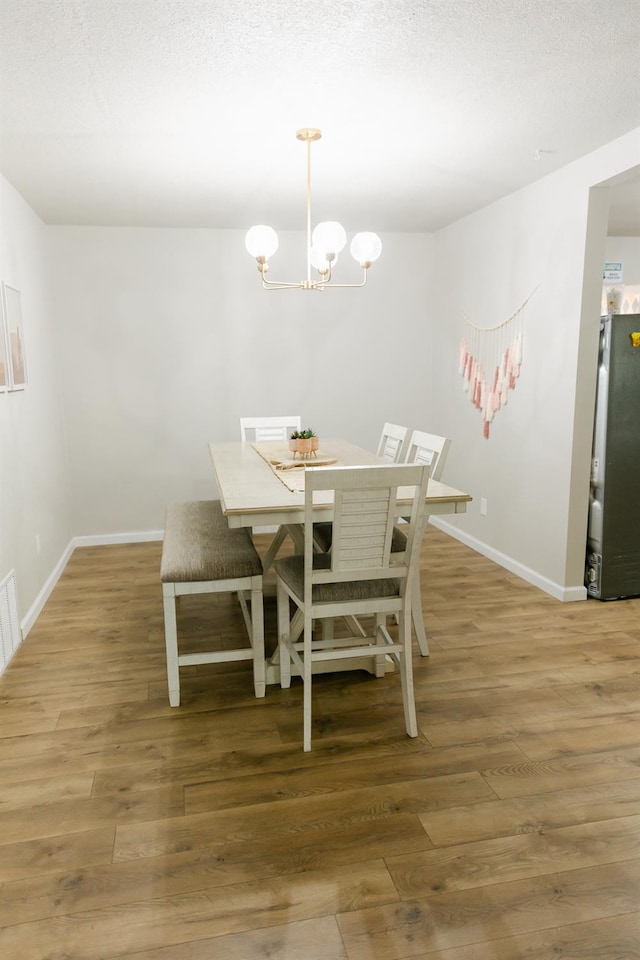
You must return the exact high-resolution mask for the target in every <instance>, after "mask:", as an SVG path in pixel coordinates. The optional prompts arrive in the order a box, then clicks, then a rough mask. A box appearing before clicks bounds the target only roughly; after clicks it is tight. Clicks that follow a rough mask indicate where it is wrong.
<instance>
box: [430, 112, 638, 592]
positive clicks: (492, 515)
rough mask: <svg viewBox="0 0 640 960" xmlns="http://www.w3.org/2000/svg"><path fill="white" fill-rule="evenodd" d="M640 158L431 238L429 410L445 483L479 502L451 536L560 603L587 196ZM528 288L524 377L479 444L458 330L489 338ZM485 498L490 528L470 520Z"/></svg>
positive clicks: (541, 191) (558, 183)
mask: <svg viewBox="0 0 640 960" xmlns="http://www.w3.org/2000/svg"><path fill="white" fill-rule="evenodd" d="M639 155H640V130H638V131H634V133H632V134H629V135H628V136H627V137H623V138H621V139H620V140H618V141H615V142H614V143H612V144H609V145H608V146H607V147H604V148H602V149H601V150H598V151H596V152H595V153H593V154H590V155H589V156H587V157H584V158H582V159H581V160H579V161H577V162H575V163H572V164H570V165H569V166H567V167H565V168H563V169H561V170H560V171H558V172H557V173H555V174H552V175H550V176H548V177H546V178H544V179H542V180H540V181H538V182H537V183H534V184H533V185H531V186H530V187H528V188H526V189H523V190H520V191H518V192H517V193H514V194H512V195H511V196H508V197H506V198H504V199H503V200H501V201H499V202H497V203H495V204H492V205H491V206H490V207H487V208H485V209H484V210H481V211H479V212H478V213H476V214H474V215H473V216H470V217H467V218H465V219H464V220H461V221H459V222H458V223H456V224H453V225H451V226H450V227H447V228H446V229H444V230H442V231H440V232H439V233H438V234H437V235H436V238H435V289H436V301H435V305H436V310H435V314H436V316H437V318H438V320H437V323H436V324H435V327H434V330H433V348H434V353H435V355H437V357H438V363H437V364H436V365H435V366H434V390H435V394H434V396H435V398H436V400H435V403H436V405H437V407H438V409H439V411H440V412H441V414H442V417H443V424H444V431H445V432H446V433H447V434H448V435H449V436H451V438H452V440H453V443H452V447H451V452H450V455H449V460H448V463H447V472H446V479H447V481H448V482H450V483H452V484H454V485H455V486H459V487H462V488H465V489H468V490H469V491H470V492H471V493H472V494H473V495H474V498H475V499H474V503H473V504H472V506H471V508H470V510H469V513H468V514H467V515H465V516H462V517H460V518H458V519H455V520H454V521H453V522H452V523H451V524H449V527H450V529H451V528H454V529H455V530H456V532H457V535H459V536H460V537H461V538H462V539H465V540H466V541H467V542H469V543H471V544H472V545H474V546H476V547H477V548H478V549H481V550H482V552H485V553H487V554H488V555H490V556H494V557H495V558H496V559H498V560H500V561H501V562H503V563H504V565H505V566H507V567H509V568H511V569H513V570H515V571H516V572H518V573H520V574H521V575H523V576H526V577H527V578H528V579H531V580H532V581H533V582H536V583H538V584H539V585H540V586H542V587H543V588H544V589H547V590H549V592H551V593H553V594H554V595H556V596H560V597H562V598H564V599H578V598H581V597H583V596H584V590H583V587H582V577H583V565H584V549H585V547H584V545H585V539H586V523H587V498H588V484H589V462H590V452H591V432H592V423H593V402H594V392H595V368H596V359H597V341H598V325H599V316H600V292H601V282H602V263H603V259H604V253H605V240H606V220H607V217H606V214H607V209H608V208H607V205H606V204H602V203H600V206H599V207H598V209H596V206H597V205H596V203H595V200H594V199H593V198H592V208H591V209H590V187H591V186H592V185H594V184H597V183H599V182H600V181H603V180H605V179H608V178H610V177H613V176H615V175H616V174H618V173H619V172H620V171H622V170H625V169H628V168H631V167H632V166H634V165H635V163H636V162H637V157H638V156H639ZM600 199H602V198H600ZM585 262H586V263H588V269H587V272H586V274H585ZM538 284H540V287H539V289H538V291H537V292H536V293H535V295H534V297H533V298H532V300H531V302H530V304H529V305H528V306H527V308H526V310H525V313H524V329H525V346H524V359H523V364H522V373H521V377H520V379H519V381H518V383H517V386H516V389H515V391H514V393H513V394H512V395H511V399H510V400H509V404H508V406H507V407H506V408H504V409H502V410H500V411H499V412H498V413H497V414H496V416H495V419H494V421H493V423H492V424H491V436H490V438H489V439H488V440H486V439H484V438H483V436H482V424H481V419H480V414H479V412H478V411H477V410H476V409H475V408H474V407H473V406H472V405H471V403H470V402H469V400H468V397H467V394H466V393H464V392H463V389H462V379H461V377H460V376H459V374H458V351H459V344H460V339H461V337H462V336H463V333H464V324H463V322H462V319H461V317H462V314H467V315H468V316H469V317H470V318H472V319H473V320H474V321H475V322H476V323H477V324H479V325H480V326H483V327H491V326H493V325H495V324H497V323H500V322H501V321H502V320H504V319H506V318H507V317H509V316H510V315H511V313H513V311H514V310H515V309H517V307H519V306H520V304H521V303H522V302H523V301H524V300H525V298H526V297H527V296H528V295H529V294H530V293H531V292H532V290H534V288H535V287H536V286H537V285H538ZM481 497H484V498H486V499H487V508H488V509H487V516H486V517H482V516H481V515H480V513H479V509H478V507H479V499H480V498H481Z"/></svg>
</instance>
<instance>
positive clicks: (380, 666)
mask: <svg viewBox="0 0 640 960" xmlns="http://www.w3.org/2000/svg"><path fill="white" fill-rule="evenodd" d="M386 625H387V618H386V616H385V614H384V613H376V615H375V624H374V628H373V633H374V636H375V637H376V640H377V641H378V642H379V641H380V635H381V634H380V631H381V630H382V628H383V627H386ZM385 647H386V644H383V645H382V647H381V653H380V655H379V656H377V657H376V677H384V675H385V673H386V669H387V655H386V653H385V652H384V648H385Z"/></svg>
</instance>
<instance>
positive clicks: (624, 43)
mask: <svg viewBox="0 0 640 960" xmlns="http://www.w3.org/2000/svg"><path fill="white" fill-rule="evenodd" d="M0 43H1V49H0V132H1V142H0V148H1V149H0V170H1V171H2V173H4V175H5V176H6V177H7V179H8V180H9V181H10V182H11V183H12V184H13V185H14V186H15V187H16V188H17V190H19V192H20V193H21V194H22V195H23V197H24V198H25V199H26V200H27V202H28V203H29V204H30V205H31V206H32V207H33V208H34V209H35V210H36V211H37V213H38V214H39V215H40V216H41V217H42V218H43V220H45V222H47V223H63V224H112V225H115V224H125V225H149V226H195V227H200V226H202V227H237V228H243V229H244V228H246V227H247V226H249V225H251V224H252V223H255V222H266V223H271V224H272V225H273V226H275V227H276V228H290V229H295V228H302V227H304V224H305V208H304V190H305V147H304V146H303V145H302V144H300V143H299V142H298V141H297V140H296V139H295V131H296V130H297V129H298V128H299V127H303V126H317V127H320V128H321V129H322V131H323V138H322V140H321V141H320V142H319V143H317V144H315V145H314V147H313V187H314V189H313V197H314V219H340V220H341V221H342V222H343V223H344V225H345V226H346V227H347V229H349V230H350V231H351V230H354V229H376V230H379V231H384V230H434V229H437V228H439V227H441V226H443V225H444V224H446V223H449V222H451V221H453V220H456V219H457V218H459V217H461V216H463V215H465V214H467V213H469V212H471V211H473V210H476V209H478V208H480V207H482V206H484V205H486V204H487V203H490V202H491V201H493V200H495V199H496V198H498V197H500V196H503V195H505V194H507V193H509V192H511V191H512V190H514V189H516V188H518V187H520V186H523V185H525V184H527V183H531V182H532V181H534V180H537V179H539V178H540V177H542V176H545V175H546V174H547V173H549V172H550V171H552V170H554V169H556V168H558V167H560V166H564V165H565V164H567V163H569V162H570V161H572V160H574V159H576V158H577V157H580V156H582V155H584V154H586V153H588V152H590V151H591V150H593V149H595V148H597V147H598V146H600V145H602V144H604V143H607V142H609V141H610V140H613V139H615V138H616V137H618V136H621V135H622V134H624V133H627V132H628V131H629V130H631V129H633V128H635V127H637V126H638V125H640V109H639V102H640V99H639V94H640V58H639V56H638V51H639V49H640V17H639V16H638V0H608V2H607V3H603V0H455V2H453V0H344V2H341V0H333V2H327V0H315V2H313V3H312V2H310V0H268V2H265V0H217V2H214V0H212V2H203V0H0ZM537 152H538V153H537ZM536 155H537V156H538V159H536ZM638 159H639V163H640V157H639V158H638ZM625 211H626V203H625V204H623V209H622V213H625ZM631 219H632V220H633V218H631ZM638 219H640V218H638ZM627 229H629V228H627Z"/></svg>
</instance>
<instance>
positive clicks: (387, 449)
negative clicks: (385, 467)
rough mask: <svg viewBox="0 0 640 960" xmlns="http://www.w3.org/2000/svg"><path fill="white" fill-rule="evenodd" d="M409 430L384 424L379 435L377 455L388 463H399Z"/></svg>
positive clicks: (395, 425)
mask: <svg viewBox="0 0 640 960" xmlns="http://www.w3.org/2000/svg"><path fill="white" fill-rule="evenodd" d="M408 433H409V430H408V428H407V427H401V426H400V425H399V424H397V423H385V425H384V427H383V428H382V433H381V435H380V442H379V443H378V449H377V451H376V452H377V454H378V456H379V457H382V459H383V460H388V461H389V462H390V463H401V462H402V460H403V459H404V456H403V455H404V447H405V441H406V439H407V434H408Z"/></svg>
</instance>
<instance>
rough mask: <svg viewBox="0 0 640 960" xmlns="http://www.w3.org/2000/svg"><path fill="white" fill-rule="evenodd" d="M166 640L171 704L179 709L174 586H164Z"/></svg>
mask: <svg viewBox="0 0 640 960" xmlns="http://www.w3.org/2000/svg"><path fill="white" fill-rule="evenodd" d="M170 591H171V592H170ZM164 640H165V644H166V648H167V682H168V685H169V703H170V704H171V706H172V707H179V706H180V671H179V668H178V625H177V621H176V598H175V594H174V593H173V592H172V584H166V585H164Z"/></svg>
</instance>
